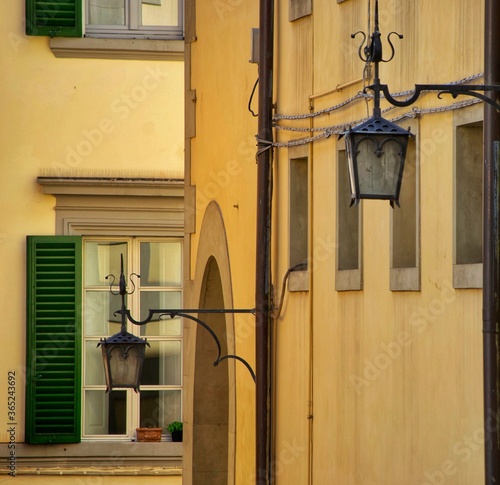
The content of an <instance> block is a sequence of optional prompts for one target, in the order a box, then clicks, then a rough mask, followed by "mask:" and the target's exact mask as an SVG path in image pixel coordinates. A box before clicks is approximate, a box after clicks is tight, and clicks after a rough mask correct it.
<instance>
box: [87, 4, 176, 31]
mask: <svg viewBox="0 0 500 485" xmlns="http://www.w3.org/2000/svg"><path fill="white" fill-rule="evenodd" d="M83 2H84V9H85V10H84V11H85V16H84V17H85V19H88V18H89V2H88V0H83ZM143 3H146V4H151V5H161V2H160V0H157V1H156V2H151V1H148V2H142V0H127V7H126V8H125V18H126V25H123V26H121V25H91V24H88V23H87V22H86V23H85V36H86V37H99V38H133V39H165V40H169V39H171V40H181V39H183V37H184V32H183V24H184V2H183V0H177V9H178V17H177V20H178V24H177V25H176V26H155V25H151V26H150V25H141V24H140V21H139V20H140V16H141V8H142V4H143ZM134 7H135V8H134Z"/></svg>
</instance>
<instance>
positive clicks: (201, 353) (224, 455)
mask: <svg viewBox="0 0 500 485" xmlns="http://www.w3.org/2000/svg"><path fill="white" fill-rule="evenodd" d="M198 308H224V297H223V289H222V281H221V276H220V271H219V266H218V265H217V262H216V260H215V258H213V257H210V258H209V259H208V261H207V264H206V267H205V272H204V275H203V282H202V286H201V293H200V301H199V306H198ZM199 316H200V318H202V319H203V321H205V322H206V323H207V324H208V325H209V326H210V327H211V328H212V329H213V331H214V332H215V334H216V335H217V336H218V338H219V340H220V344H221V351H222V355H226V354H227V334H226V317H225V315H223V314H201V313H200V315H199ZM216 358H217V347H216V344H215V342H214V340H213V339H212V337H211V335H210V334H209V333H208V332H207V331H205V330H204V329H203V328H198V330H197V332H196V351H195V372H194V395H193V401H194V402H193V441H192V442H193V469H192V470H193V471H192V473H193V481H192V483H193V485H212V484H213V485H224V484H227V483H228V453H229V434H228V432H229V373H228V362H227V360H226V361H223V362H221V363H220V364H219V365H218V366H217V367H214V366H213V363H214V360H215V359H216Z"/></svg>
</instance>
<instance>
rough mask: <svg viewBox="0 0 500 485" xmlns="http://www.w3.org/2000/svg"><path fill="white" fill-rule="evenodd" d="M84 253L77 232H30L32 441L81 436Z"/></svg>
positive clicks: (29, 415)
mask: <svg viewBox="0 0 500 485" xmlns="http://www.w3.org/2000/svg"><path fill="white" fill-rule="evenodd" d="M81 259H82V242H81V238H79V237H70V236H66V237H64V236H61V237H50V236H32V237H28V264H27V271H28V274H27V281H28V288H27V310H28V311H27V350H26V355H27V370H26V385H27V388H26V441H27V442H28V443H76V442H79V441H80V414H81V333H80V329H81V298H82V283H81Z"/></svg>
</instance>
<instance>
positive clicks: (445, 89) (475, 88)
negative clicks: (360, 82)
mask: <svg viewBox="0 0 500 485" xmlns="http://www.w3.org/2000/svg"><path fill="white" fill-rule="evenodd" d="M366 89H370V90H371V91H375V92H378V93H380V92H382V93H384V97H385V99H386V100H387V101H388V102H389V103H390V104H392V105H393V106H397V107H404V106H410V105H412V104H413V103H415V102H416V101H417V99H418V98H419V97H420V95H421V94H422V93H423V92H424V91H437V92H438V97H439V98H441V95H443V94H451V95H452V96H453V98H456V97H457V96H473V97H476V98H478V99H481V100H482V101H484V102H485V103H488V104H490V105H491V106H493V107H494V108H495V109H497V110H498V111H500V103H498V101H496V100H495V99H493V98H491V97H489V96H488V95H486V94H483V93H484V92H492V93H493V92H494V93H498V92H500V85H491V84H490V85H486V84H415V90H414V91H413V94H412V95H411V96H410V97H409V98H407V99H405V100H402V101H401V100H397V99H396V98H394V97H393V96H392V95H391V93H390V91H389V87H388V86H387V84H372V85H370V86H367V87H366V88H365V90H366Z"/></svg>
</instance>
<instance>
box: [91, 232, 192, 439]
mask: <svg viewBox="0 0 500 485" xmlns="http://www.w3.org/2000/svg"><path fill="white" fill-rule="evenodd" d="M92 241H102V242H113V241H115V242H124V243H126V244H127V261H126V264H125V266H126V267H127V268H131V271H129V272H128V273H129V274H131V273H132V272H136V274H138V272H139V264H140V257H139V254H140V245H141V243H142V242H180V243H181V244H182V239H179V238H151V237H127V236H124V237H106V236H102V237H96V236H93V237H84V238H83V242H84V248H85V242H92ZM85 259H86V258H85V249H84V257H83V268H82V269H83V271H82V273H83V274H84V275H85V268H86V261H85ZM179 269H180V271H181V279H180V281H181V285H180V286H175V287H174V286H172V287H170V286H169V287H163V286H154V287H151V288H150V287H142V288H141V286H140V280H137V281H135V282H134V283H135V291H134V292H133V293H132V294H131V295H128V297H127V303H128V305H127V306H128V308H129V309H130V310H131V314H132V316H133V317H134V318H135V319H136V320H138V319H139V312H138V309H139V308H140V295H141V292H142V291H174V292H180V293H181V301H182V280H183V278H182V249H181V258H180V261H179ZM114 276H115V278H116V281H115V285H116V284H117V283H118V276H119V275H114ZM83 278H84V281H83V283H84V299H83V312H84V314H85V311H86V310H85V309H86V298H85V297H86V290H92V289H94V290H97V291H101V292H108V291H109V287H106V288H103V287H102V286H99V287H97V288H94V287H92V286H91V285H88V284H85V276H84V277H83ZM114 300H116V310H119V307H120V304H121V301H120V298H119V297H118V296H117V297H115V299H114ZM110 310H113V308H111V309H110ZM82 322H83V323H82V325H85V318H83V319H82ZM127 331H129V332H130V333H132V334H134V335H137V336H140V332H141V327H140V326H137V325H133V324H132V323H128V324H127ZM109 336H110V335H100V336H95V335H92V336H86V335H85V331H84V329H82V359H83V362H82V374H83V375H82V385H83V392H82V420H83V423H82V441H94V440H113V441H117V440H118V441H119V440H125V441H130V440H133V439H135V429H136V428H137V427H141V426H142V423H140V394H138V393H135V392H134V390H133V389H127V390H124V392H126V393H127V418H126V429H127V433H125V434H100V435H99V434H87V435H86V434H85V429H86V426H85V425H86V412H85V410H86V407H85V391H86V390H97V391H103V390H104V389H105V387H106V386H105V385H86V376H85V370H86V366H85V359H86V348H87V345H86V344H87V342H96V343H97V342H98V341H99V339H100V338H105V337H109ZM147 341H148V342H149V343H154V342H166V341H176V342H177V341H180V343H181V364H180V365H181V368H180V384H179V385H154V386H153V385H141V391H165V390H167V391H168V390H179V391H180V392H181V402H180V407H179V409H180V412H181V416H179V417H177V419H176V420H177V421H182V399H183V382H182V376H183V370H182V365H183V364H182V362H183V359H182V347H183V345H182V341H183V329H182V324H180V335H175V336H147ZM147 351H148V350H147V349H146V352H147ZM164 424H165V426H166V425H168V424H169V423H164ZM162 439H163V440H168V433H164V437H163V438H162Z"/></svg>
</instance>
